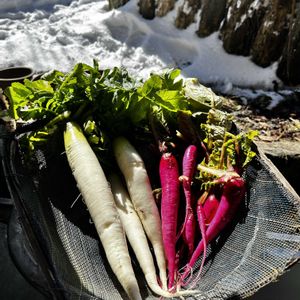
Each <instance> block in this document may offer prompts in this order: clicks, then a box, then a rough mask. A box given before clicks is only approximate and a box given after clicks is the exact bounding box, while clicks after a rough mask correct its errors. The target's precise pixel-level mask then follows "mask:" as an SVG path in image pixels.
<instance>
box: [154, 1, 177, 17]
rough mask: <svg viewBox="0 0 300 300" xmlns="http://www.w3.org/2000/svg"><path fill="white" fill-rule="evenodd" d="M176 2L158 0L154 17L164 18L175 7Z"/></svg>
mask: <svg viewBox="0 0 300 300" xmlns="http://www.w3.org/2000/svg"><path fill="white" fill-rule="evenodd" d="M175 2H176V0H158V2H157V11H156V15H157V16H158V17H163V16H165V15H166V14H167V13H168V12H169V11H171V10H172V9H173V8H174V7H175Z"/></svg>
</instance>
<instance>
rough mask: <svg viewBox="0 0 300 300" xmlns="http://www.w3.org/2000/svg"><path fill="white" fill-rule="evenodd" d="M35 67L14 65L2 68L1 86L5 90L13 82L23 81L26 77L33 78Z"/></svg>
mask: <svg viewBox="0 0 300 300" xmlns="http://www.w3.org/2000/svg"><path fill="white" fill-rule="evenodd" d="M33 74H34V71H33V69H31V68H28V67H12V68H6V69H1V70H0V88H2V89H3V90H4V89H5V88H6V87H8V86H10V85H11V84H12V83H13V82H23V81H24V79H25V78H27V79H32V77H33Z"/></svg>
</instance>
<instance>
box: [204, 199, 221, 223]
mask: <svg viewBox="0 0 300 300" xmlns="http://www.w3.org/2000/svg"><path fill="white" fill-rule="evenodd" d="M218 206H219V201H218V199H217V198H216V195H215V194H210V195H209V196H208V197H207V199H206V200H205V202H204V204H203V216H204V222H205V225H206V227H207V226H208V225H209V224H210V222H211V220H212V219H213V217H214V215H215V214H216V212H217V210H218Z"/></svg>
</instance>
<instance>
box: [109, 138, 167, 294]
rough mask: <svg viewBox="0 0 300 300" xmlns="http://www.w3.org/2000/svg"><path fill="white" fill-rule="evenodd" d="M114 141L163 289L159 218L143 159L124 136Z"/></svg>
mask: <svg viewBox="0 0 300 300" xmlns="http://www.w3.org/2000/svg"><path fill="white" fill-rule="evenodd" d="M113 144H114V153H115V157H116V160H117V163H118V166H119V167H120V170H121V171H122V173H123V176H124V179H125V181H126V185H127V189H128V192H129V195H130V199H131V200H132V202H133V205H134V208H135V210H136V211H137V214H138V216H139V217H140V220H141V222H142V224H143V227H144V230H145V232H146V235H147V237H148V238H149V240H150V242H151V244H152V246H153V249H154V253H155V258H156V262H157V265H158V268H159V274H160V280H161V282H162V286H163V288H164V289H166V287H167V274H166V260H165V252H164V247H163V241H162V229H161V221H160V216H159V211H158V208H157V206H156V203H155V200H154V197H153V194H152V188H151V184H150V180H149V177H148V174H147V171H146V169H145V166H144V162H143V160H142V158H141V157H140V155H139V153H138V152H137V151H136V149H135V148H134V147H133V146H132V145H131V144H130V143H129V141H128V140H127V139H125V138H124V137H117V138H116V139H115V140H114V143H113Z"/></svg>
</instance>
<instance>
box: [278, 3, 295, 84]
mask: <svg viewBox="0 0 300 300" xmlns="http://www.w3.org/2000/svg"><path fill="white" fill-rule="evenodd" d="M294 8H295V6H294ZM299 66H300V8H298V9H297V10H296V11H295V16H294V18H293V20H292V22H291V26H290V31H289V34H288V37H287V40H286V43H285V47H284V49H283V53H282V57H281V59H280V61H279V65H278V69H277V76H278V77H279V78H280V79H281V80H283V82H284V83H285V84H288V85H299V84H300V67H299Z"/></svg>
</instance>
